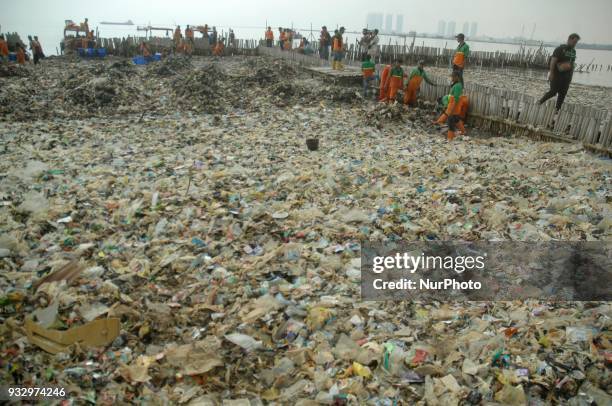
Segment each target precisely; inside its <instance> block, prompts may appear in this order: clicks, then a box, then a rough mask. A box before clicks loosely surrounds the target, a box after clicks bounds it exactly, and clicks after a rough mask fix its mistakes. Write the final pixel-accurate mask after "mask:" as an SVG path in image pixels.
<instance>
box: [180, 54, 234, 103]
mask: <svg viewBox="0 0 612 406" xmlns="http://www.w3.org/2000/svg"><path fill="white" fill-rule="evenodd" d="M225 78H226V76H225V73H224V72H223V71H222V70H221V69H220V68H219V67H218V66H217V65H215V64H209V65H206V66H204V67H202V68H200V69H197V70H194V71H191V72H188V73H186V74H185V75H181V76H180V77H176V78H175V79H174V80H173V84H172V89H173V90H174V95H175V99H176V103H177V104H178V105H179V106H183V107H186V108H190V109H192V110H194V111H200V112H206V113H218V112H221V111H224V110H225V100H224V96H225V95H224V92H223V88H222V82H223V81H224V80H225Z"/></svg>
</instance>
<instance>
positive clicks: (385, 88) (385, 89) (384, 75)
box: [378, 65, 391, 101]
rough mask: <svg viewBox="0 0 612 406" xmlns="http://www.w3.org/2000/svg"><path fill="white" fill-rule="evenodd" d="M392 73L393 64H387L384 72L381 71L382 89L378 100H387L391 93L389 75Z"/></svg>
mask: <svg viewBox="0 0 612 406" xmlns="http://www.w3.org/2000/svg"><path fill="white" fill-rule="evenodd" d="M390 74H391V65H385V67H384V68H383V70H382V72H381V73H380V91H379V93H378V100H379V101H385V100H386V99H387V95H388V94H389V76H390Z"/></svg>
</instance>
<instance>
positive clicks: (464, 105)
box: [445, 95, 470, 120]
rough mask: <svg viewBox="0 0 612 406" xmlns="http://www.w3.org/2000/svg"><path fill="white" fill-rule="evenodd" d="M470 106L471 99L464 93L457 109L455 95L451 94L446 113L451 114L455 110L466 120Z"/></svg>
mask: <svg viewBox="0 0 612 406" xmlns="http://www.w3.org/2000/svg"><path fill="white" fill-rule="evenodd" d="M469 107H470V103H469V99H468V97H467V96H466V95H462V96H460V97H459V104H458V105H457V108H456V109H455V96H450V97H449V98H448V106H447V107H446V112H445V113H446V115H447V116H450V115H451V114H452V113H453V112H455V113H457V115H458V116H459V117H461V119H462V120H465V117H466V116H467V112H468V108H469Z"/></svg>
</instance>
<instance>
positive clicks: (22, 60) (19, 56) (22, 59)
mask: <svg viewBox="0 0 612 406" xmlns="http://www.w3.org/2000/svg"><path fill="white" fill-rule="evenodd" d="M17 63H18V64H20V65H23V64H25V52H23V48H19V49H18V50H17Z"/></svg>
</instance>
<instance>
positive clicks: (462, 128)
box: [457, 121, 466, 135]
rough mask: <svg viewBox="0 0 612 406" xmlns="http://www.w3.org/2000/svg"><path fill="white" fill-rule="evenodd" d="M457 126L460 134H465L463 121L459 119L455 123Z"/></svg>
mask: <svg viewBox="0 0 612 406" xmlns="http://www.w3.org/2000/svg"><path fill="white" fill-rule="evenodd" d="M457 128H458V129H459V133H460V134H461V135H465V134H466V132H465V126H464V125H463V121H459V122H458V123H457Z"/></svg>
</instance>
